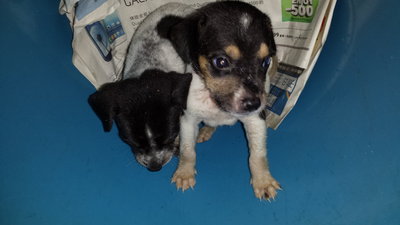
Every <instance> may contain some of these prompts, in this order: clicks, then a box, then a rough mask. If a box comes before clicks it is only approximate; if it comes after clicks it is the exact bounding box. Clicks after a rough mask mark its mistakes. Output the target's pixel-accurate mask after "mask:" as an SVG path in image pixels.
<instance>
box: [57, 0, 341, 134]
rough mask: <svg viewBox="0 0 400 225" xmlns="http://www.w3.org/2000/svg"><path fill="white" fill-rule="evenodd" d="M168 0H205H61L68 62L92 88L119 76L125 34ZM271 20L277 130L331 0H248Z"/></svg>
mask: <svg viewBox="0 0 400 225" xmlns="http://www.w3.org/2000/svg"><path fill="white" fill-rule="evenodd" d="M168 2H180V3H184V4H188V5H192V6H193V7H194V8H199V7H201V6H203V5H204V4H207V3H209V2H211V1H204V0H185V1H182V0H181V1H180V0H172V1H168V0H167V1H165V0H163V1H161V0H61V1H60V6H59V11H60V13H61V14H65V15H66V16H67V17H68V19H69V21H70V25H71V28H72V31H73V40H72V48H73V56H72V61H73V64H74V65H75V66H76V67H77V68H78V70H79V71H80V72H81V73H82V74H83V75H84V76H85V77H86V78H87V79H88V80H89V81H90V82H91V83H92V84H93V85H94V86H95V87H96V88H98V87H100V86H101V85H102V84H104V83H108V82H114V81H117V80H120V79H121V76H122V69H123V65H124V60H125V55H126V51H127V48H128V45H129V42H130V39H131V37H132V35H133V33H134V32H135V30H136V28H137V27H138V25H139V24H140V22H141V21H142V20H143V19H144V18H145V17H146V16H147V15H148V14H149V13H150V12H152V11H153V10H155V9H156V8H158V7H159V6H161V5H163V4H165V3H168ZM244 2H247V3H250V4H252V5H254V6H255V7H257V8H258V9H260V10H261V11H263V12H264V13H266V14H267V15H268V16H269V17H270V18H271V21H272V25H273V29H274V37H275V42H276V45H277V60H278V62H279V63H278V64H277V65H275V68H276V73H274V74H273V75H272V77H271V89H270V92H269V96H268V102H267V108H266V112H267V118H268V119H267V123H268V126H269V127H271V128H273V129H276V128H277V127H278V126H279V124H280V123H281V122H282V121H283V119H284V118H285V117H286V115H287V114H288V113H289V112H290V111H291V109H292V108H293V107H294V105H295V104H296V102H297V100H298V98H299V96H300V93H301V92H302V90H303V88H304V86H305V84H306V82H307V80H308V78H309V76H310V73H311V71H312V69H313V67H314V65H315V63H316V61H317V59H318V56H319V54H320V52H321V49H322V46H323V45H324V43H325V40H326V37H327V34H328V30H329V27H330V23H331V20H332V15H333V10H334V8H335V5H336V0H250V1H244Z"/></svg>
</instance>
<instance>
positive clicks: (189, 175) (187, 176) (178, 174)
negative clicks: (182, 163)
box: [172, 168, 196, 191]
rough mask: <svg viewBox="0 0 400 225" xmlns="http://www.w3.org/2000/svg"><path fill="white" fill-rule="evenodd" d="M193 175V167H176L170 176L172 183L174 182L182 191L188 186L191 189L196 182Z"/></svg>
mask: <svg viewBox="0 0 400 225" xmlns="http://www.w3.org/2000/svg"><path fill="white" fill-rule="evenodd" d="M195 175H196V170H195V169H194V168H190V169H189V168H185V169H181V168H178V169H177V170H176V171H175V173H174V176H173V177H172V183H175V184H176V188H177V189H178V190H179V189H182V191H186V190H187V189H189V188H192V189H193V188H194V185H195V184H196V179H195V178H194V177H195Z"/></svg>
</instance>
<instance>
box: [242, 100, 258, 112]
mask: <svg viewBox="0 0 400 225" xmlns="http://www.w3.org/2000/svg"><path fill="white" fill-rule="evenodd" d="M242 104H243V109H244V110H246V111H247V112H251V111H255V110H257V109H258V108H259V107H260V106H261V100H260V98H257V97H254V98H245V99H243V100H242Z"/></svg>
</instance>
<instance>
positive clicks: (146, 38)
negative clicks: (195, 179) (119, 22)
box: [89, 3, 193, 171]
mask: <svg viewBox="0 0 400 225" xmlns="http://www.w3.org/2000/svg"><path fill="white" fill-rule="evenodd" d="M190 12H193V9H192V8H191V7H189V6H187V5H183V4H176V3H170V4H167V5H165V6H162V7H160V8H159V9H157V10H156V11H155V12H153V13H151V14H150V15H149V16H147V17H146V18H145V19H144V20H143V22H142V23H141V24H140V26H139V27H138V28H137V30H136V32H135V34H134V35H133V37H132V39H131V42H130V46H129V49H128V52H127V55H126V59H125V64H124V70H123V74H122V75H123V78H124V80H122V81H118V82H116V83H109V84H105V85H104V86H102V87H101V88H100V89H99V90H98V91H97V92H96V93H94V94H93V95H91V96H90V97H89V103H90V105H91V106H92V108H93V110H94V111H95V112H96V114H97V115H98V117H99V118H100V120H101V121H102V122H103V127H104V130H105V131H110V130H111V126H112V123H113V121H115V122H116V124H117V128H118V131H119V136H120V137H121V139H122V140H123V141H124V142H126V143H127V144H128V145H130V146H131V149H132V152H133V153H134V155H135V157H136V159H137V161H138V162H139V163H140V164H142V165H143V166H145V167H146V168H147V169H149V170H150V171H158V170H160V169H161V168H162V166H163V165H165V164H166V163H167V162H168V161H169V160H170V159H171V158H172V156H173V155H174V154H176V153H177V152H178V150H179V147H178V145H179V142H176V140H177V137H178V134H179V129H180V127H179V126H180V123H179V119H180V117H181V115H182V113H183V110H184V109H185V108H186V101H187V96H188V90H189V86H190V82H191V79H192V75H191V74H190V73H188V74H185V73H184V72H185V69H186V65H185V63H184V62H183V61H182V59H180V57H179V55H178V54H177V53H176V51H175V49H174V47H173V46H172V45H171V42H170V41H169V40H167V39H165V38H161V37H160V36H159V34H158V32H157V31H156V26H157V24H158V22H159V21H160V20H161V19H162V18H164V17H165V16H166V15H180V16H181V15H186V14H188V13H190ZM171 71H173V72H171Z"/></svg>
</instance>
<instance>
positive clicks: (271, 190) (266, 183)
mask: <svg viewBox="0 0 400 225" xmlns="http://www.w3.org/2000/svg"><path fill="white" fill-rule="evenodd" d="M251 184H252V185H253V189H254V194H255V195H256V197H257V198H259V199H260V200H261V199H266V200H268V201H270V200H271V198H272V199H273V200H275V196H276V194H277V193H276V191H277V190H282V188H281V185H280V184H279V183H278V182H277V181H276V180H275V179H274V178H273V177H272V176H271V175H269V174H266V175H263V176H261V177H257V178H254V177H253V178H252V179H251Z"/></svg>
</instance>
